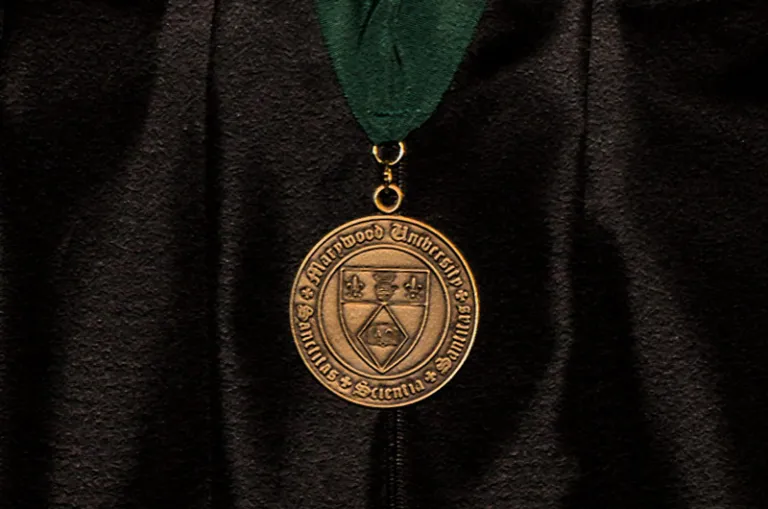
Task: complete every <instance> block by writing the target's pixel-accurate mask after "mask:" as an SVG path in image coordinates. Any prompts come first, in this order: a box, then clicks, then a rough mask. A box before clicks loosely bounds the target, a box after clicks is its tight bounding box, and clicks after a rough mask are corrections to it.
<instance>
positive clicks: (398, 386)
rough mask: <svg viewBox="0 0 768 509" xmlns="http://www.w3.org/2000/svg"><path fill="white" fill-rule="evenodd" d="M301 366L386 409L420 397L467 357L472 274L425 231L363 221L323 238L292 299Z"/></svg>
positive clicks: (412, 223)
mask: <svg viewBox="0 0 768 509" xmlns="http://www.w3.org/2000/svg"><path fill="white" fill-rule="evenodd" d="M290 314H291V328H292V331H293V337H294V340H295V342H296V346H297V348H298V350H299V353H300V354H301V357H302V359H303V360H304V363H305V364H306V365H307V367H308V368H309V370H310V371H311V372H312V374H314V375H315V377H316V378H317V379H318V380H319V381H320V382H321V383H322V384H323V385H324V386H325V387H326V388H327V389H329V390H330V391H332V392H334V393H335V394H337V395H338V396H341V397H342V398H344V399H346V400H348V401H351V402H353V403H357V404H359V405H364V406H369V407H378V408H388V407H398V406H404V405H408V404H411V403H415V402H417V401H420V400H422V399H424V398H427V397H429V396H430V395H432V394H433V393H435V392H436V391H437V390H438V389H440V388H441V387H443V386H444V385H445V384H446V383H447V382H448V381H449V380H450V379H451V378H452V377H453V376H454V375H455V374H456V372H457V371H458V369H459V368H460V367H461V365H462V364H463V363H464V360H465V359H466V358H467V355H468V354H469V351H470V349H471V348H472V343H473V340H474V337H475V332H476V330H477V324H478V297H477V289H476V287H475V281H474V278H473V276H472V272H471V271H470V269H469V266H468V265H467V263H466V261H465V260H464V258H463V256H462V255H461V253H459V251H458V250H457V249H456V247H454V245H453V244H452V243H451V242H450V241H449V240H448V239H446V238H445V236H444V235H443V234H442V233H440V232H439V231H437V230H435V229H434V228H432V227H430V226H428V225H426V224H424V223H422V222H419V221H416V220H414V219H410V218H407V217H403V216H386V215H379V216H369V217H363V218H360V219H356V220H354V221H350V222H348V223H346V224H344V225H342V226H340V227H339V228H337V229H335V230H334V231H332V232H331V233H329V234H328V235H326V236H325V237H324V238H323V239H322V240H321V241H320V242H318V243H317V244H316V245H315V247H314V248H313V249H312V250H311V251H310V253H309V254H308V255H307V257H306V258H305V259H304V262H303V263H302V264H301V268H300V269H299V271H298V274H297V275H296V279H295V282H294V285H293V290H292V292H291V304H290Z"/></svg>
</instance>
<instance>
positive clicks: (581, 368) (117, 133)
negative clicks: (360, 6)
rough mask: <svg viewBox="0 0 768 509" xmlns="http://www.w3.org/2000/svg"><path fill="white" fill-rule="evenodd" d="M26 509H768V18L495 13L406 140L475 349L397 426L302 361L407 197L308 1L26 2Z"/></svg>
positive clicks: (16, 302)
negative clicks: (461, 265)
mask: <svg viewBox="0 0 768 509" xmlns="http://www.w3.org/2000/svg"><path fill="white" fill-rule="evenodd" d="M0 66H1V70H2V78H1V79H2V83H1V85H0V105H1V108H2V110H1V114H2V130H1V132H0V138H1V141H0V161H1V163H2V167H1V169H0V507H2V508H9V509H19V508H20V509H25V508H30V509H34V508H86V509H91V508H93V509H96V508H137V509H138V508H141V509H170V508H172V509H176V508H178V509H196V508H210V509H245V508H280V509H283V508H311V509H323V508H348V509H353V508H354V509H384V508H387V509H416V508H423V509H433V508H438V507H442V508H450V509H470V508H471V509H480V508H494V509H496V508H525V509H535V508H542V509H592V508H594V509H602V508H621V509H634V508H637V509H665V508H691V509H694V508H695V509H705V508H707V509H711V508H725V509H735V508H762V507H768V487H767V486H768V485H767V484H766V482H765V480H766V476H767V475H768V339H767V337H768V336H767V331H768V312H766V308H767V307H768V228H767V227H766V226H767V224H766V223H768V219H767V218H768V78H766V73H765V68H766V67H768V4H766V2H764V1H763V0H744V1H736V0H604V1H594V2H593V1H591V0H489V2H488V8H487V11H486V12H485V14H484V16H483V18H482V19H481V21H480V24H479V26H478V29H477V33H476V34H475V37H474V39H473V42H472V44H471V46H470V47H469V49H468V52H467V55H466V58H465V59H464V61H463V63H462V64H461V66H460V68H459V70H458V72H457V74H456V76H455V77H454V80H453V83H452V85H451V88H450V90H449V91H448V92H447V93H446V95H445V97H444V100H443V102H442V104H441V105H440V107H439V108H438V109H437V111H436V112H435V114H434V115H433V116H432V118H431V119H430V120H429V121H428V122H427V123H426V124H425V125H423V126H422V127H421V128H419V129H418V130H416V131H415V132H413V133H412V135H411V136H409V138H408V142H409V148H410V152H409V155H408V160H407V167H406V170H405V176H404V181H405V187H406V193H407V196H406V200H407V202H406V206H405V209H404V211H403V212H404V213H406V214H408V215H410V216H413V217H415V218H418V219H421V220H424V221H426V222H428V223H430V224H432V225H434V226H435V227H437V228H439V229H441V230H442V231H444V232H445V233H446V235H448V236H449V237H450V238H451V239H452V240H453V241H454V242H455V243H456V244H457V245H458V246H460V247H461V249H462V251H463V252H464V254H465V255H466V258H467V259H468V261H469V263H470V264H471V266H472V267H473V270H474V272H475V276H476V278H477V284H478V287H479V291H480V296H481V301H482V315H481V319H480V326H479V332H478V336H477V340H476V342H475V346H474V349H473V351H472V353H471V355H470V357H469V359H468V361H467V362H466V364H465V365H464V367H463V368H462V369H461V371H460V372H459V373H458V375H457V376H456V377H455V378H454V380H453V381H452V382H451V383H450V384H449V385H448V386H447V387H445V388H444V389H443V390H442V391H441V392H439V393H438V394H437V395H435V396H434V397H432V398H429V399H428V400H426V401H424V402H422V403H419V404H417V405H414V406H412V407H408V408H404V409H402V410H396V411H395V410H390V411H384V410H372V409H368V408H362V407H358V406H355V405H352V404H350V403H347V402H345V401H343V400H341V399H339V398H337V397H336V396H334V395H332V394H331V393H330V392H328V391H327V390H325V389H324V388H322V387H321V386H320V384H318V383H317V381H316V380H314V378H313V377H312V375H311V374H310V373H309V372H308V370H307V369H306V368H305V367H304V365H303V364H302V362H301V360H300V358H299V356H298V354H297V351H296V347H295V346H294V343H293V340H292V338H291V332H290V328H289V320H288V299H289V292H290V287H291V283H292V280H293V277H294V271H295V270H296V268H297V266H298V264H299V263H300V262H301V260H302V258H303V257H304V255H305V254H306V252H307V251H308V250H309V249H310V248H311V247H312V245H313V244H314V243H315V242H316V241H317V240H319V239H320V238H321V237H322V236H323V235H324V234H325V233H326V232H327V231H329V230H330V229H332V228H334V227H336V226H338V225H339V224H341V223H343V222H345V221H348V220H351V219H353V218H356V217H359V216H363V215H367V214H371V213H372V212H373V211H374V210H373V207H372V204H371V202H370V192H371V191H372V189H373V187H374V186H375V185H376V184H378V182H379V173H378V169H377V168H376V167H375V165H374V164H373V162H372V159H371V157H370V153H369V149H370V146H369V143H368V141H367V139H366V136H365V134H364V133H363V131H362V130H361V129H360V127H359V126H358V124H357V123H356V121H355V119H354V117H353V116H352V114H351V113H350V110H349V109H348V107H347V105H346V103H345V99H344V96H343V93H342V90H341V88H340V87H339V84H338V82H337V80H336V77H335V74H334V72H333V69H332V66H331V63H330V60H329V57H328V54H327V51H326V49H325V48H324V44H323V40H322V38H321V34H320V29H319V25H318V21H317V18H316V16H315V14H314V10H313V2H312V0H290V1H286V0H269V1H266V0H248V1H241V0H219V1H214V0H193V1H161V0H153V1H151V0H139V1H136V0H134V1H129V0H47V1H44V0H5V1H4V2H3V34H2V46H1V48H0Z"/></svg>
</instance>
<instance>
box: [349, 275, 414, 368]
mask: <svg viewBox="0 0 768 509" xmlns="http://www.w3.org/2000/svg"><path fill="white" fill-rule="evenodd" d="M339 278H340V281H339V283H340V284H339V289H340V295H339V300H340V303H341V305H340V306H339V312H340V314H341V323H342V328H343V330H344V334H345V336H346V338H347V340H348V341H349V343H350V344H351V345H352V347H353V348H354V350H355V351H356V352H357V354H358V355H359V356H360V358H361V359H363V361H365V362H366V364H368V365H369V366H370V367H371V368H373V369H374V370H376V371H377V372H379V373H382V374H384V373H386V372H387V371H389V370H391V369H392V368H393V367H395V366H396V365H397V364H398V363H399V362H400V361H401V360H403V359H404V358H405V357H407V356H408V354H409V353H410V352H411V351H412V350H413V347H414V346H415V345H416V343H417V342H418V340H419V337H420V336H421V333H422V332H423V329H424V326H425V324H426V318H427V308H428V305H429V299H428V297H429V271H428V270H427V269H398V268H378V267H377V268H371V267H345V268H343V269H342V270H341V271H339Z"/></svg>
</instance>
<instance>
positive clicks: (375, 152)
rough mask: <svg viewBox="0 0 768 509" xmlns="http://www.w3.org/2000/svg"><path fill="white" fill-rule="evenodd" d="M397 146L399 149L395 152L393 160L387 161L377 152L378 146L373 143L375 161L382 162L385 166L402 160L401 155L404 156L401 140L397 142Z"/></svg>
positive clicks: (403, 145)
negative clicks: (395, 155)
mask: <svg viewBox="0 0 768 509" xmlns="http://www.w3.org/2000/svg"><path fill="white" fill-rule="evenodd" d="M397 147H398V148H399V149H400V151H399V152H398V153H397V157H395V159H394V160H392V161H389V160H385V159H382V158H381V155H380V154H379V146H378V145H374V146H373V157H375V158H376V162H377V163H379V164H383V165H385V166H394V165H396V164H397V163H399V162H400V161H402V160H403V157H405V143H404V142H402V141H399V142H397Z"/></svg>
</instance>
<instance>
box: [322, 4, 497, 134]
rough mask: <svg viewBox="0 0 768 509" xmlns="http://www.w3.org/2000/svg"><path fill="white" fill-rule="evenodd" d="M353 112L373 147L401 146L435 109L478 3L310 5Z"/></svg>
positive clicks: (476, 17)
mask: <svg viewBox="0 0 768 509" xmlns="http://www.w3.org/2000/svg"><path fill="white" fill-rule="evenodd" d="M316 3H317V11H318V16H319V18H320V24H321V26H322V31H323V36H324V37H325V41H326V44H327V45H328V49H329V52H330V54H331V59H332V60H333V65H334V68H335V69H336V74H337V75H338V78H339V82H340V83H341V87H342V88H343V90H344V94H345V96H346V98H347V102H348V103H349V106H350V108H351V109H352V112H353V113H354V115H355V117H356V118H357V120H358V122H360V125H361V126H362V127H363V129H364V130H365V132H366V133H367V134H368V136H369V137H370V139H371V141H372V142H373V143H375V144H379V143H384V142H390V141H401V140H403V139H405V137H406V136H407V135H408V133H410V132H411V131H413V130H414V129H416V128H417V127H419V126H420V125H421V124H423V123H424V122H425V121H426V120H427V119H428V118H429V117H430V116H431V115H432V113H433V112H434V111H435V108H437V105H438V104H439V103H440V100H441V99H442V96H443V94H444V93H445V91H446V89H447V88H448V86H449V85H450V83H451V80H452V79H453V75H454V73H455V72H456V68H457V67H458V66H459V63H460V62H461V60H462V58H463V56H464V52H465V51H466V48H467V46H468V45H469V43H470V41H471V40H472V34H473V32H474V29H475V26H476V25H477V22H478V21H479V19H480V16H481V15H482V13H483V9H484V7H485V1H484V0H316Z"/></svg>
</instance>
